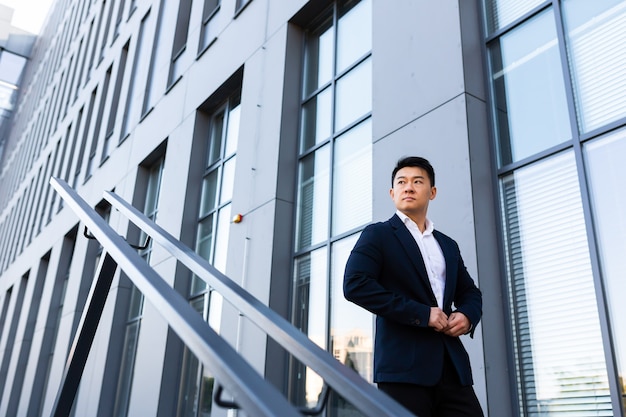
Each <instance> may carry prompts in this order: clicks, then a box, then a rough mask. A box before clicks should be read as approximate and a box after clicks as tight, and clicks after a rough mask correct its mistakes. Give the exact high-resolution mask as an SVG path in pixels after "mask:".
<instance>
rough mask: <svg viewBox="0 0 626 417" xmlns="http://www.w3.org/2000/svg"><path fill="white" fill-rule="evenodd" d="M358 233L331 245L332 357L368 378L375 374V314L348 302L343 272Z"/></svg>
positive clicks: (369, 379)
mask: <svg viewBox="0 0 626 417" xmlns="http://www.w3.org/2000/svg"><path fill="white" fill-rule="evenodd" d="M358 238H359V234H355V235H352V236H349V237H347V238H345V239H342V240H340V241H338V242H335V243H334V244H333V245H332V249H331V278H330V279H331V293H330V300H331V307H330V308H331V325H330V338H331V339H330V344H331V352H332V353H333V356H334V357H335V358H336V359H337V360H338V361H339V362H341V363H343V364H344V365H346V366H348V367H349V368H350V369H353V370H355V371H356V372H358V373H359V375H361V376H362V377H363V378H365V379H366V380H367V381H369V382H372V381H373V378H374V373H373V352H374V343H373V333H374V320H373V315H372V314H371V313H369V312H368V311H367V310H365V309H363V308H361V307H359V306H357V305H356V304H353V303H350V302H348V301H347V300H346V299H345V298H344V296H343V273H344V270H345V267H346V261H347V260H348V255H350V251H351V250H352V248H353V247H354V245H355V244H356V241H357V239H358Z"/></svg>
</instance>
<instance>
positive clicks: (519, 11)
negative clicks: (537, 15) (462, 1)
mask: <svg viewBox="0 0 626 417" xmlns="http://www.w3.org/2000/svg"><path fill="white" fill-rule="evenodd" d="M543 1H544V0H485V1H484V3H485V7H484V9H485V12H486V14H487V28H488V32H489V33H491V32H494V31H496V30H498V29H502V28H503V27H505V26H506V25H508V24H510V23H512V22H513V21H515V20H516V19H518V18H520V17H522V16H523V15H524V14H526V13H528V12H529V11H531V10H532V9H533V8H535V7H536V6H538V5H540V4H541V3H543Z"/></svg>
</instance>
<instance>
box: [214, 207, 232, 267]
mask: <svg viewBox="0 0 626 417" xmlns="http://www.w3.org/2000/svg"><path fill="white" fill-rule="evenodd" d="M230 206H231V205H230V204H228V205H226V206H224V207H222V208H221V209H220V211H219V213H218V215H217V235H216V237H215V258H214V259H213V266H214V267H215V268H217V270H218V271H220V272H221V273H226V257H227V255H228V237H229V235H230Z"/></svg>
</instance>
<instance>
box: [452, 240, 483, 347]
mask: <svg viewBox="0 0 626 417" xmlns="http://www.w3.org/2000/svg"><path fill="white" fill-rule="evenodd" d="M455 246H456V250H457V252H458V265H457V280H456V289H455V294H454V306H455V310H456V311H460V312H461V313H463V314H464V315H465V316H466V317H467V318H468V319H469V321H470V323H471V328H470V331H469V335H470V336H471V337H474V330H475V329H476V326H477V325H478V322H479V321H480V318H481V317H482V293H481V291H480V289H479V288H478V287H477V286H476V284H475V283H474V280H473V279H472V277H471V276H470V274H469V272H467V268H466V267H465V263H464V262H463V258H462V257H461V253H460V251H459V248H458V246H457V245H456V242H455Z"/></svg>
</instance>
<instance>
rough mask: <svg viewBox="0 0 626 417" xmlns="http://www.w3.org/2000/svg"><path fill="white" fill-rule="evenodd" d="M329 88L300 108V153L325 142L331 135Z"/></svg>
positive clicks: (330, 95) (330, 97) (330, 94)
mask: <svg viewBox="0 0 626 417" xmlns="http://www.w3.org/2000/svg"><path fill="white" fill-rule="evenodd" d="M331 112H332V93H331V87H328V88H326V89H325V90H324V91H322V92H321V93H319V94H317V95H315V96H313V97H312V98H311V99H310V100H309V101H308V102H306V103H305V104H304V105H303V106H302V127H301V132H300V137H301V138H302V139H301V141H300V143H301V145H300V151H304V150H306V149H309V148H311V147H313V146H314V145H317V144H318V143H321V142H323V141H324V140H327V139H328V138H329V137H330V134H331V121H332V113H331Z"/></svg>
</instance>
